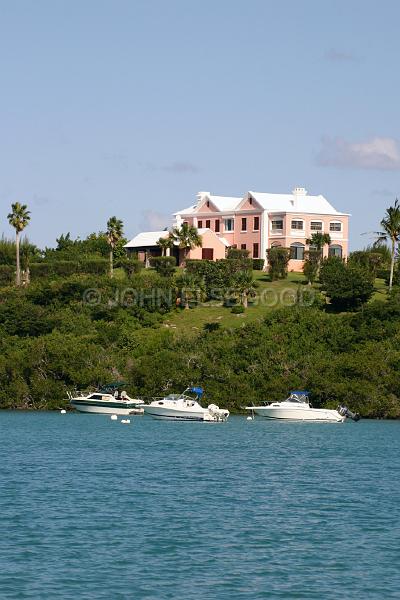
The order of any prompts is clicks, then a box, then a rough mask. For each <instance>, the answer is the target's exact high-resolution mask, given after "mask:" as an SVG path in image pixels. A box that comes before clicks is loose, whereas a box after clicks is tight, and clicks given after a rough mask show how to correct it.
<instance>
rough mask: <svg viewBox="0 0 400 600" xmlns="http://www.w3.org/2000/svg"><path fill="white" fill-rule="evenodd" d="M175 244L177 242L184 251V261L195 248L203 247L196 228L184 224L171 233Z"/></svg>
mask: <svg viewBox="0 0 400 600" xmlns="http://www.w3.org/2000/svg"><path fill="white" fill-rule="evenodd" d="M170 237H171V239H172V241H173V242H177V243H178V246H179V248H181V249H182V250H183V259H184V260H185V259H186V257H187V255H188V253H189V251H190V250H193V248H201V246H202V245H203V242H202V239H201V236H200V235H199V232H198V230H197V228H196V227H193V225H189V224H188V223H183V225H181V227H180V228H179V227H174V228H173V230H172V231H171V233H170Z"/></svg>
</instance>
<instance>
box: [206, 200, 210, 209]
mask: <svg viewBox="0 0 400 600" xmlns="http://www.w3.org/2000/svg"><path fill="white" fill-rule="evenodd" d="M209 207H210V201H209V200H207V208H209Z"/></svg>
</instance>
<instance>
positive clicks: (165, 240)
mask: <svg viewBox="0 0 400 600" xmlns="http://www.w3.org/2000/svg"><path fill="white" fill-rule="evenodd" d="M173 245H174V241H173V239H172V238H171V236H170V235H168V237H160V239H159V240H158V241H157V246H159V247H160V248H161V256H165V255H166V251H167V248H172V246H173Z"/></svg>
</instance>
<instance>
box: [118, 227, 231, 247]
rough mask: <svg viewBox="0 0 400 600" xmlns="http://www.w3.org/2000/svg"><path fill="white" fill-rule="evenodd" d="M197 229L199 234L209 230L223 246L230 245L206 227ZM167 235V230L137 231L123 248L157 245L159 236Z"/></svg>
mask: <svg viewBox="0 0 400 600" xmlns="http://www.w3.org/2000/svg"><path fill="white" fill-rule="evenodd" d="M197 231H198V233H199V235H204V234H205V233H206V232H207V231H211V232H212V233H213V234H214V235H215V237H216V238H218V239H219V240H221V242H222V243H223V244H224V245H225V246H230V244H229V243H228V242H227V241H226V239H225V238H223V237H219V236H217V235H216V234H215V233H214V232H213V231H212V230H211V229H209V228H208V227H201V228H200V229H198V230H197ZM168 235H169V231H143V232H142V233H138V234H137V235H136V236H135V237H134V238H133V239H132V240H131V241H130V242H128V243H127V244H125V246H124V248H146V247H150V246H157V242H158V240H159V239H160V238H161V237H162V238H166V237H168Z"/></svg>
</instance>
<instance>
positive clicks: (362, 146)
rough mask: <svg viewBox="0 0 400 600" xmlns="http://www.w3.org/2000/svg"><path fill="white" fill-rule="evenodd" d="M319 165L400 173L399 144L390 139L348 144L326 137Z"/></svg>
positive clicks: (318, 156)
mask: <svg viewBox="0 0 400 600" xmlns="http://www.w3.org/2000/svg"><path fill="white" fill-rule="evenodd" d="M317 163H318V164H319V165H321V166H323V167H341V168H355V169H377V170H381V171H400V148H399V144H398V142H397V141H396V140H395V139H394V138H389V137H375V138H372V139H370V140H365V141H363V142H348V141H347V140H345V139H343V138H339V137H338V138H331V137H328V136H325V137H323V138H322V146H321V149H320V151H319V153H318V155H317Z"/></svg>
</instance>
